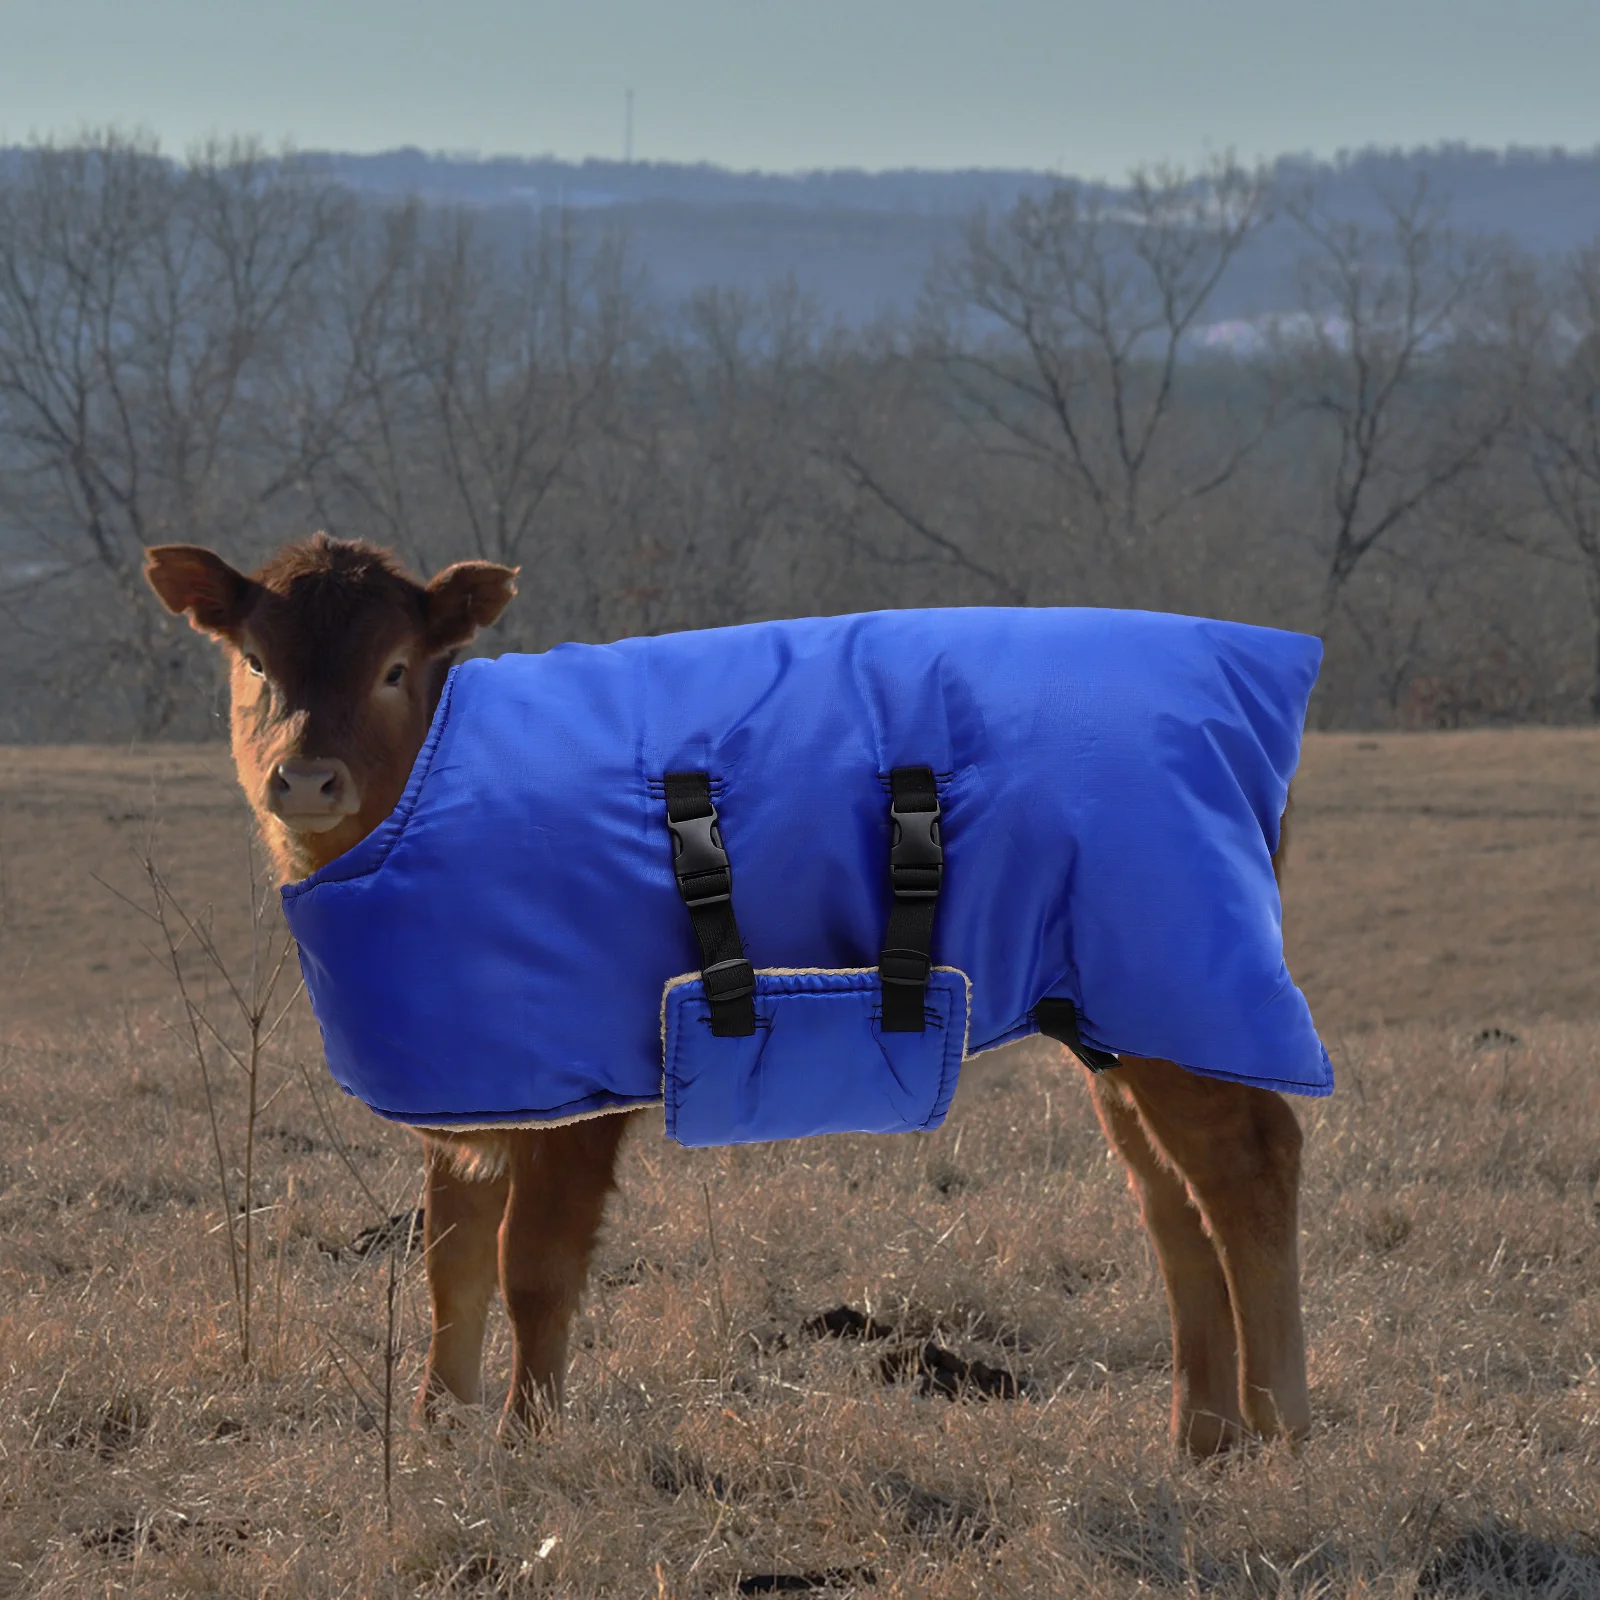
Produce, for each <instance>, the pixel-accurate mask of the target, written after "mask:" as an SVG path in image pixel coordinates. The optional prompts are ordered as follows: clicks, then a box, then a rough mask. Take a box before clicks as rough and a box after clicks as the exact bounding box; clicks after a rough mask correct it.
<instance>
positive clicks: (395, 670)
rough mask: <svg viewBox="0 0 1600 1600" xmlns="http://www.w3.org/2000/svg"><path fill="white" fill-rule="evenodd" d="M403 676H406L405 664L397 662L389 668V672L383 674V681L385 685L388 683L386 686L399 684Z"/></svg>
mask: <svg viewBox="0 0 1600 1600" xmlns="http://www.w3.org/2000/svg"><path fill="white" fill-rule="evenodd" d="M405 675H406V664H405V662H403V661H397V662H395V664H394V665H393V666H392V667H390V668H389V670H388V671H387V672H386V673H384V675H383V681H384V682H385V683H388V684H395V683H399V681H400V680H401V679H402V678H403V677H405Z"/></svg>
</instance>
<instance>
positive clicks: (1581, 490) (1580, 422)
mask: <svg viewBox="0 0 1600 1600" xmlns="http://www.w3.org/2000/svg"><path fill="white" fill-rule="evenodd" d="M1555 298H1556V303H1557V306H1558V307H1559V311H1560V316H1559V318H1558V319H1556V320H1555V321H1554V322H1553V323H1552V326H1551V329H1550V335H1551V344H1552V346H1554V347H1553V348H1547V351H1546V360H1545V361H1544V362H1543V363H1542V367H1541V372H1540V381H1539V383H1538V384H1537V386H1536V387H1535V389H1534V391H1533V393H1532V396H1531V404H1530V405H1529V407H1528V416H1527V425H1526V433H1525V442H1526V444H1527V448H1528V459H1529V462H1530V464H1531V466H1532V468H1533V475H1534V480H1535V482H1536V483H1537V484H1538V487H1539V494H1540V498H1541V500H1542V502H1543V505H1544V508H1545V510H1546V511H1547V512H1548V514H1549V516H1550V519H1551V521H1552V522H1553V523H1554V524H1555V526H1556V527H1557V528H1558V529H1559V530H1560V532H1561V534H1562V536H1563V540H1564V543H1565V544H1566V547H1567V559H1569V560H1572V561H1574V562H1575V563H1576V565H1577V566H1578V568H1579V570H1580V572H1581V573H1582V577H1583V585H1584V591H1585V595H1586V597H1587V599H1588V602H1589V616H1590V623H1591V628H1592V635H1591V645H1592V651H1593V654H1592V656H1591V661H1590V674H1591V675H1590V681H1589V709H1590V712H1591V714H1592V715H1593V716H1594V717H1595V718H1596V720H1600V243H1596V244H1593V245H1591V246H1590V247H1589V248H1588V249H1587V250H1583V251H1580V252H1579V253H1578V254H1577V255H1576V256H1574V257H1573V259H1572V260H1571V261H1569V262H1568V263H1567V264H1566V265H1565V267H1564V268H1563V269H1562V271H1561V273H1560V276H1559V281H1558V286H1557V293H1556V297H1555ZM1561 345H1565V349H1562V348H1560V346H1561Z"/></svg>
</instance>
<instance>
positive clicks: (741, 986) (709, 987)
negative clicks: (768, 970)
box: [700, 958, 756, 1005]
mask: <svg viewBox="0 0 1600 1600" xmlns="http://www.w3.org/2000/svg"><path fill="white" fill-rule="evenodd" d="M700 983H701V987H702V988H703V989H704V990H705V997H706V999H707V1000H709V1001H710V1002H711V1003H712V1004H713V1005H718V1004H721V1003H722V1002H723V1001H725V1000H742V999H743V998H744V996H745V995H747V994H754V993H755V992H756V969H755V968H754V967H752V966H751V965H750V963H749V962H748V961H745V960H743V959H741V958H735V959H734V960H732V961H717V962H713V963H712V965H711V966H709V967H705V968H703V969H702V970H701V973H700Z"/></svg>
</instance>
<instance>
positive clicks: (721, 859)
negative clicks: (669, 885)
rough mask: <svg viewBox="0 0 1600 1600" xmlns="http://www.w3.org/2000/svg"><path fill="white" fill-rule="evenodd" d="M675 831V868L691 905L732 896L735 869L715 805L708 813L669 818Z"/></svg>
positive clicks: (684, 894)
mask: <svg viewBox="0 0 1600 1600" xmlns="http://www.w3.org/2000/svg"><path fill="white" fill-rule="evenodd" d="M667 827H668V828H669V829H670V830H671V832H672V872H673V876H674V877H676V878H677V880H678V890H679V892H680V893H681V894H682V896H683V899H684V903H685V904H686V905H689V906H714V905H720V904H722V903H723V902H724V901H726V900H730V899H731V898H732V897H733V873H732V872H731V871H730V870H729V866H728V852H727V851H726V850H724V849H723V848H722V830H721V829H720V828H719V827H718V826H717V813H716V808H715V807H713V808H712V811H711V815H710V816H707V817H684V818H682V819H681V820H679V821H676V822H674V821H673V820H672V818H671V817H668V819H667Z"/></svg>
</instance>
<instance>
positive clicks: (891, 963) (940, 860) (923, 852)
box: [878, 767, 944, 1033]
mask: <svg viewBox="0 0 1600 1600" xmlns="http://www.w3.org/2000/svg"><path fill="white" fill-rule="evenodd" d="M889 790H890V794H891V796H892V799H891V800H890V803H889V821H890V823H891V825H892V826H893V828H894V838H893V841H892V843H891V844H890V846H889V882H890V883H891V884H892V885H893V887H894V906H893V909H892V910H891V911H890V912H889V928H888V932H887V933H886V934H885V935H884V940H883V953H882V954H881V955H880V956H879V957H878V980H879V982H880V983H881V985H882V987H883V1031H884V1032H885V1033H921V1032H922V1031H923V1029H924V1028H925V1027H926V1026H927V1023H926V1019H925V1018H924V1016H923V1005H924V1003H925V1001H926V999H927V994H928V975H929V974H930V973H931V972H932V971H933V960H932V954H931V952H932V950H933V919H934V915H935V913H936V912H937V911H938V909H939V888H940V885H941V884H942V883H943V882H944V845H943V843H942V842H941V840H940V837H939V814H940V813H939V789H938V786H937V785H936V784H935V782H934V779H933V768H932V767H896V768H895V769H894V771H893V772H891V773H890V774H889Z"/></svg>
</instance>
